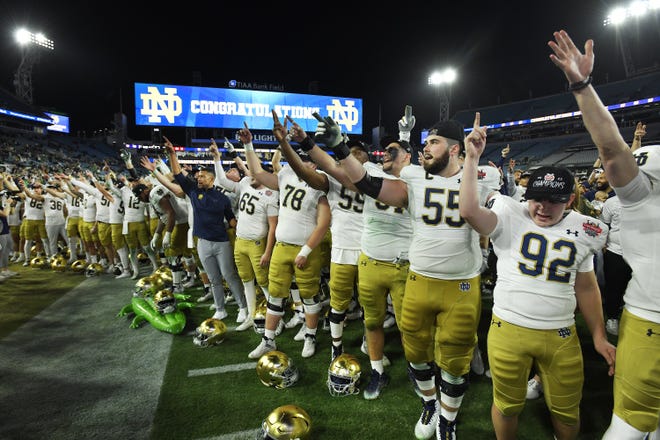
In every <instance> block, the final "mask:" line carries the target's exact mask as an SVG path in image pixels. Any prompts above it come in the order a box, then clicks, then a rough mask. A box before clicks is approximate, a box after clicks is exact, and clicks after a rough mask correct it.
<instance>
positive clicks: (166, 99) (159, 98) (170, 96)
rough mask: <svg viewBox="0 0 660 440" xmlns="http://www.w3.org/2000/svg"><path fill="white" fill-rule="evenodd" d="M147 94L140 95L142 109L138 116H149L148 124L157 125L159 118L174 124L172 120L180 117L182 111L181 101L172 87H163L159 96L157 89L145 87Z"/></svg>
mask: <svg viewBox="0 0 660 440" xmlns="http://www.w3.org/2000/svg"><path fill="white" fill-rule="evenodd" d="M147 92H148V93H141V94H140V99H141V100H142V109H140V114H141V115H145V116H149V122H152V123H154V124H158V123H160V122H161V117H164V118H165V119H167V122H169V123H170V124H173V123H174V118H176V117H177V116H179V115H181V112H182V111H183V105H182V103H183V101H182V100H181V98H179V97H178V96H177V95H176V94H177V89H176V88H174V87H165V88H164V89H163V93H162V94H161V93H160V91H159V90H158V88H157V87H153V86H151V87H147Z"/></svg>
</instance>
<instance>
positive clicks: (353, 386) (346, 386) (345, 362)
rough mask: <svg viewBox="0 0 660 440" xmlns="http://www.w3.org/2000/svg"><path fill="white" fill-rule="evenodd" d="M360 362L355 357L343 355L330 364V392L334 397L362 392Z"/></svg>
mask: <svg viewBox="0 0 660 440" xmlns="http://www.w3.org/2000/svg"><path fill="white" fill-rule="evenodd" d="M360 374H361V369H360V362H359V361H358V360H357V358H356V357H355V356H353V355H352V354H348V353H342V354H340V355H339V356H337V357H336V358H334V359H333V360H332V362H330V368H328V382H327V383H328V390H329V391H330V394H331V395H333V396H350V395H351V394H357V393H359V392H360V390H359V389H358V382H359V381H360Z"/></svg>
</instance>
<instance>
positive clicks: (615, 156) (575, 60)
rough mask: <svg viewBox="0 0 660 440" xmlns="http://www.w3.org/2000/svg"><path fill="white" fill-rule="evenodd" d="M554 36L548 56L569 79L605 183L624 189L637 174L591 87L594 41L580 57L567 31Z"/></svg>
mask: <svg viewBox="0 0 660 440" xmlns="http://www.w3.org/2000/svg"><path fill="white" fill-rule="evenodd" d="M553 35H554V38H555V41H549V42H548V45H549V46H550V48H551V49H552V51H553V52H554V53H553V54H551V55H550V59H551V60H552V62H553V63H554V64H555V65H556V66H557V67H559V68H560V69H561V70H562V71H563V72H564V75H565V76H566V79H568V83H569V84H570V85H569V90H570V91H572V92H573V95H574V96H575V99H576V100H577V104H578V107H579V108H580V111H581V112H582V120H583V121H584V126H585V127H586V128H587V131H589V134H590V135H591V139H592V140H593V142H594V144H595V145H596V146H597V147H598V153H599V156H600V159H601V162H602V163H603V168H604V169H605V172H606V173H607V178H608V180H609V181H610V183H611V184H612V186H614V187H622V186H625V185H626V184H627V183H628V182H630V181H631V180H632V179H633V178H634V177H635V176H637V173H638V172H639V170H638V167H637V162H636V161H635V159H634V157H633V155H632V153H631V152H630V148H629V147H628V144H627V143H626V141H625V140H624V139H623V137H622V136H621V132H620V131H619V128H618V127H617V125H616V122H615V121H614V118H613V117H612V115H611V114H610V112H609V111H608V110H607V108H606V107H605V106H604V105H603V103H602V102H601V100H600V97H599V96H598V94H597V93H596V90H595V89H594V88H593V86H592V85H591V72H592V71H593V67H594V42H593V40H587V41H586V43H585V44H584V52H585V53H584V54H583V53H581V52H580V51H579V49H578V48H577V47H576V46H575V44H574V43H573V40H571V38H570V37H569V36H568V33H566V31H564V30H561V31H559V32H555V33H554V34H553Z"/></svg>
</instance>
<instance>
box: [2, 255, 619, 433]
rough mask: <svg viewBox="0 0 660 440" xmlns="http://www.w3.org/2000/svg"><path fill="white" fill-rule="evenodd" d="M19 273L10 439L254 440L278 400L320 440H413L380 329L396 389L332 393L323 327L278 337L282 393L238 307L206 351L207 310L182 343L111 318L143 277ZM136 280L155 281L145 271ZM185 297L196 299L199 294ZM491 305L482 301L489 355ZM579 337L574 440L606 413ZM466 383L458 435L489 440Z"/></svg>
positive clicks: (487, 387) (355, 344) (525, 423)
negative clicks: (376, 393) (308, 422)
mask: <svg viewBox="0 0 660 440" xmlns="http://www.w3.org/2000/svg"><path fill="white" fill-rule="evenodd" d="M11 268H12V269H13V270H17V271H20V272H21V275H20V276H18V277H13V278H10V279H9V280H6V281H5V282H3V283H1V284H0V374H1V376H2V381H0V395H1V396H2V398H1V399H0V414H1V416H0V419H2V423H0V438H2V439H45V438H47V439H78V438H80V439H83V438H85V439H89V438H99V439H115V438H117V439H177V440H178V439H207V440H208V439H224V440H229V439H254V438H255V435H256V433H257V430H258V428H259V426H260V424H261V422H262V421H263V419H264V418H265V417H266V416H267V415H268V413H269V412H270V411H272V410H273V409H275V408H276V407H278V406H280V405H284V404H296V405H298V406H301V407H302V408H304V409H305V410H306V411H307V412H308V413H309V415H310V417H311V419H312V423H313V434H312V437H311V438H313V439H338V438H340V439H414V435H413V429H414V425H415V422H416V421H417V418H418V417H419V414H420V411H421V403H420V401H419V398H418V397H417V396H416V395H415V393H414V392H413V390H412V387H411V384H410V382H409V379H408V376H407V374H406V363H405V359H404V356H403V350H402V348H401V346H400V343H399V332H398V330H397V328H396V327H392V328H389V329H387V330H386V354H387V356H388V357H389V358H390V360H391V361H392V366H391V367H389V369H388V371H389V373H390V375H391V382H390V385H389V386H388V387H387V388H385V390H384V391H383V394H382V395H381V397H380V398H378V399H377V400H374V401H367V400H365V399H364V398H363V397H362V395H361V394H358V395H352V396H342V397H333V396H331V395H330V393H329V392H328V388H327V385H326V380H327V369H328V366H329V363H330V334H329V331H327V330H324V329H319V331H318V334H317V341H318V346H317V353H316V355H314V356H313V357H312V358H309V359H303V358H302V357H301V355H300V353H301V350H302V344H303V343H302V342H297V341H294V340H293V336H294V335H295V333H296V332H297V330H298V329H297V328H296V329H289V330H285V331H284V332H283V333H282V335H281V336H279V337H278V338H277V344H278V350H280V351H283V352H285V353H287V354H288V355H289V356H290V357H291V358H292V359H293V361H294V363H295V365H296V366H297V367H298V369H299V371H300V380H299V381H298V383H297V384H296V385H295V386H293V387H291V388H287V389H282V390H278V389H274V388H268V387H266V386H264V385H263V384H262V383H261V382H260V381H259V380H258V378H257V375H256V369H255V367H256V362H255V361H253V360H251V359H248V357H247V354H248V353H249V352H250V351H251V350H252V349H253V348H254V347H256V345H257V344H258V343H259V340H260V337H259V335H257V334H256V333H255V332H254V331H252V330H248V331H245V332H235V331H233V328H234V327H235V326H236V323H235V317H236V312H237V307H236V305H235V304H233V303H231V304H229V305H228V311H229V312H230V316H229V317H228V318H227V319H226V320H225V322H226V324H227V325H228V327H229V331H228V333H227V336H226V338H225V341H224V342H223V343H222V344H220V345H218V346H215V347H210V348H198V347H196V346H195V345H194V344H193V343H192V333H193V332H194V329H195V327H196V326H197V325H198V324H199V323H200V322H201V321H203V320H204V319H206V318H208V317H210V316H211V315H212V314H213V312H212V311H210V310H209V308H208V305H209V304H210V303H205V304H203V305H199V306H197V307H195V308H193V309H191V310H190V311H189V313H188V314H187V325H186V328H185V329H184V330H183V332H182V333H180V334H177V335H171V334H168V333H164V332H161V331H159V330H156V329H155V328H154V327H151V325H149V324H145V325H143V326H141V327H140V328H138V329H131V328H129V324H130V321H131V318H132V317H117V316H116V315H117V312H119V310H120V309H121V307H122V306H124V305H125V304H128V303H129V302H130V300H131V293H132V290H133V287H134V284H135V281H132V280H130V279H128V280H126V279H123V280H115V279H114V277H112V276H110V275H102V276H99V277H93V278H86V277H84V276H83V275H79V274H73V273H70V272H67V273H56V272H53V271H51V270H40V269H32V268H23V267H21V266H18V265H13V266H12V267H11ZM142 275H143V276H146V275H148V268H146V267H144V268H143V273H142ZM186 293H188V294H191V295H192V296H193V299H196V298H197V297H198V296H199V295H200V294H201V289H199V288H197V289H195V288H193V289H189V290H188V291H187V292H186ZM490 307H491V302H490V300H488V299H485V300H484V307H483V313H482V320H481V326H480V346H481V348H482V350H484V349H485V346H484V341H485V331H486V329H487V325H488V323H489V321H490ZM578 331H579V333H580V335H581V340H582V348H583V353H584V359H585V387H584V397H583V400H582V405H581V418H582V420H581V424H582V428H581V435H580V436H579V438H580V439H600V438H601V436H602V434H603V432H604V431H605V429H606V428H607V425H608V424H609V420H610V416H611V409H612V379H611V378H610V377H608V376H607V369H606V365H605V364H604V361H602V359H601V358H600V356H599V355H598V354H597V353H595V351H594V350H593V345H592V343H591V337H590V335H589V334H588V331H587V329H586V327H585V326H584V323H583V321H582V320H581V318H580V317H578ZM362 334H363V330H362V327H361V324H360V321H359V320H355V321H349V322H348V325H347V326H346V328H345V333H344V349H345V351H346V352H348V353H351V354H353V355H355V356H356V357H357V358H358V359H359V361H360V364H361V367H362V385H364V382H366V380H367V379H368V376H369V361H368V358H367V356H366V355H365V354H363V353H362V352H361V351H360V344H361V342H362ZM612 342H615V341H614V340H613V341H612ZM470 380H471V382H470V387H469V389H468V391H467V394H466V396H465V399H464V401H463V405H462V408H461V412H460V414H459V417H458V428H457V437H458V438H459V439H470V440H471V439H475V440H480V439H494V438H495V436H494V434H493V430H492V425H491V421H490V405H491V383H490V380H489V379H488V378H487V377H486V376H483V375H482V376H478V375H474V374H473V375H471V379H470ZM519 438H520V439H530V440H532V439H533V440H537V439H552V430H551V425H550V419H549V417H548V412H547V409H546V407H545V403H544V401H543V399H542V398H541V399H538V400H533V401H527V404H526V406H525V409H524V412H523V414H522V416H521V422H520V429H519Z"/></svg>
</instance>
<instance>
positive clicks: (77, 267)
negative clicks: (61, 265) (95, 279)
mask: <svg viewBox="0 0 660 440" xmlns="http://www.w3.org/2000/svg"><path fill="white" fill-rule="evenodd" d="M85 269H87V261H85V260H82V259H81V260H76V261H74V262H73V263H71V270H72V271H74V272H76V273H83V272H85Z"/></svg>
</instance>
